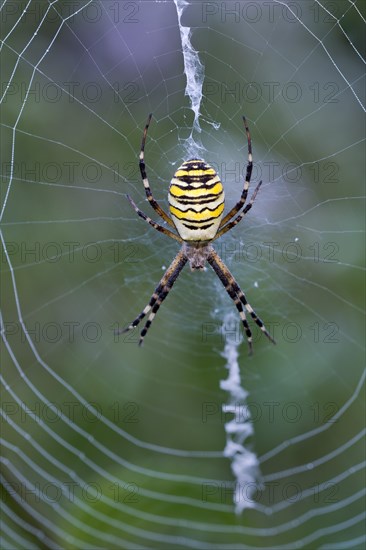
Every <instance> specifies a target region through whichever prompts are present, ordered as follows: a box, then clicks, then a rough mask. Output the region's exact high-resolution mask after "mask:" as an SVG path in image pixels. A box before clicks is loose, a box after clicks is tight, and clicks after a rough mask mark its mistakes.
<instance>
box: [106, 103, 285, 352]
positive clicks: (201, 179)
mask: <svg viewBox="0 0 366 550" xmlns="http://www.w3.org/2000/svg"><path fill="white" fill-rule="evenodd" d="M151 117H152V114H149V116H148V119H147V122H146V125H145V129H144V132H143V136H142V143H141V150H140V155H139V167H140V172H141V177H142V181H143V184H144V188H145V192H146V196H147V199H148V201H149V203H150V204H151V206H152V208H153V209H154V210H155V212H157V214H159V216H160V217H161V218H162V219H163V220H164V221H165V222H166V223H167V224H168V225H169V226H170V227H171V228H172V229H173V231H172V230H170V229H168V228H166V227H163V226H162V225H160V224H158V223H156V222H155V221H153V220H152V219H151V218H150V217H149V216H147V215H146V214H144V213H143V212H142V211H141V210H140V209H139V208H138V207H137V206H136V204H135V202H134V201H133V200H132V198H131V197H130V196H129V195H127V198H128V200H129V201H130V203H131V205H132V207H133V208H134V210H135V211H136V213H137V214H138V216H140V218H142V219H143V220H145V221H146V222H147V223H148V224H150V225H151V226H152V227H153V228H154V229H156V230H157V231H160V232H161V233H164V234H165V235H168V237H171V238H172V239H175V240H176V241H178V242H179V243H181V244H182V247H181V249H180V251H179V252H178V254H177V255H176V256H175V258H174V260H173V261H172V263H171V264H170V266H169V267H168V269H167V270H166V272H165V273H164V275H163V277H162V278H161V280H160V282H159V284H158V286H157V287H156V289H155V291H154V293H153V295H152V296H151V298H150V301H149V303H148V304H147V306H146V307H145V308H144V309H143V310H142V311H141V313H140V314H139V315H138V316H137V317H136V319H135V320H134V321H132V323H130V324H129V325H128V327H126V328H125V329H124V330H119V331H117V332H118V333H119V334H121V333H125V332H127V331H129V330H132V329H134V328H135V327H136V326H137V325H138V324H139V323H140V321H141V320H142V319H143V318H144V317H145V316H146V315H148V314H149V316H148V319H147V321H146V323H145V326H144V328H143V329H142V331H141V334H140V340H139V345H141V344H142V342H143V340H144V337H145V335H146V333H147V331H148V329H149V328H150V326H151V323H152V322H153V319H154V317H155V315H156V313H157V311H158V309H159V307H160V306H161V304H162V302H163V301H164V300H165V298H166V297H167V296H168V293H169V292H170V290H171V288H172V286H173V284H174V283H175V281H176V280H177V278H178V276H179V274H180V272H181V271H182V269H183V267H184V266H185V264H186V263H187V262H189V264H190V267H191V270H192V271H194V270H202V269H204V266H205V263H206V261H207V262H208V263H209V264H210V266H211V267H212V269H213V270H214V271H215V273H216V274H217V276H218V277H219V279H220V281H221V282H222V284H223V285H224V287H225V290H226V292H227V293H228V294H229V296H230V298H231V299H232V300H233V302H234V303H235V306H236V308H237V310H238V312H239V315H240V318H241V321H242V323H243V326H244V330H245V333H246V337H247V342H248V346H249V354H251V353H252V351H253V347H252V333H251V330H250V328H249V325H248V321H247V319H246V315H245V310H246V311H247V312H248V313H249V314H250V316H251V317H252V319H253V320H254V322H255V323H256V324H257V325H258V327H259V328H260V329H261V331H262V332H263V333H264V334H265V335H266V336H267V338H268V339H269V340H270V341H271V342H272V343H273V344H275V341H274V339H273V338H272V336H271V335H270V334H269V332H268V331H267V329H266V328H265V326H264V324H263V322H262V321H261V319H260V318H259V317H258V316H257V314H256V313H255V311H254V310H253V308H252V307H251V305H250V304H249V303H248V301H247V299H246V297H245V294H244V292H243V291H242V290H241V288H240V287H239V285H238V283H237V282H236V280H235V279H234V277H233V276H232V274H231V273H230V271H229V269H228V268H227V267H226V265H225V264H224V262H223V261H222V260H221V258H220V257H219V256H218V254H217V253H216V252H215V250H214V248H213V246H212V245H211V243H212V242H213V241H215V240H216V239H218V238H219V237H221V236H222V235H224V234H225V233H227V231H230V229H232V228H233V227H234V226H235V225H237V224H238V223H239V222H240V221H241V220H242V219H243V217H244V216H245V215H246V214H247V213H248V212H249V210H250V209H251V208H252V205H253V202H254V200H255V198H256V196H257V194H258V191H259V188H260V186H261V184H262V181H260V182H259V183H258V185H257V186H256V188H255V190H254V193H253V195H252V197H251V199H250V201H249V202H248V203H247V205H246V206H245V202H246V199H247V195H248V189H249V184H250V178H251V175H252V169H253V158H252V143H251V137H250V133H249V128H248V125H247V122H246V119H245V117H244V116H243V122H244V127H245V131H246V135H247V141H248V164H247V169H246V177H245V181H244V187H243V191H242V194H241V197H240V199H239V201H238V202H237V203H236V205H235V206H234V207H233V208H232V209H231V210H230V212H228V213H227V214H226V216H224V217H222V216H223V211H224V189H223V186H222V183H221V181H220V178H219V176H218V175H217V174H216V172H215V170H214V169H213V168H212V167H211V166H210V165H209V164H207V163H206V162H205V161H204V160H202V159H199V158H193V159H190V160H187V161H185V162H183V164H182V165H181V166H180V167H179V168H178V170H177V171H176V172H175V174H174V176H173V178H172V180H171V183H170V187H169V195H168V200H169V210H170V214H171V217H170V216H169V215H168V214H167V213H166V212H164V210H163V209H162V208H161V207H160V205H159V204H158V203H157V201H156V200H155V199H154V197H153V194H152V192H151V189H150V184H149V180H148V178H147V175H146V167H145V160H144V155H145V142H146V136H147V131H148V128H149V125H150V122H151ZM238 212H240V213H239V214H238ZM236 214H238V215H236ZM177 233H178V234H177Z"/></svg>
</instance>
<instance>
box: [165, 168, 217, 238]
mask: <svg viewBox="0 0 366 550" xmlns="http://www.w3.org/2000/svg"><path fill="white" fill-rule="evenodd" d="M168 199H169V209H170V214H171V216H172V219H173V221H174V224H175V226H176V228H177V231H178V233H179V235H180V236H181V237H182V239H183V240H184V241H210V240H211V239H213V238H214V236H215V235H216V233H217V230H218V228H219V225H220V222H221V218H222V213H223V211H224V200H225V195H224V189H223V187H222V183H221V181H220V178H219V176H218V175H217V174H216V172H215V170H214V169H213V168H212V167H211V166H210V165H209V164H207V163H206V162H205V161H204V160H201V159H191V160H187V161H186V162H183V164H182V165H181V166H180V167H179V168H178V170H177V171H176V172H175V174H174V176H173V178H172V181H171V183H170V187H169V197H168Z"/></svg>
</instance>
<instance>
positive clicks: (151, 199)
mask: <svg viewBox="0 0 366 550" xmlns="http://www.w3.org/2000/svg"><path fill="white" fill-rule="evenodd" d="M151 117H152V114H151V113H150V114H149V116H148V118H147V122H146V126H145V129H144V133H143V136H142V142H141V150H140V156H139V167H140V172H141V177H142V182H143V184H144V187H145V193H146V196H147V200H148V201H149V203H150V204H151V206H152V207H153V209H154V210H155V212H157V213H158V214H159V216H160V217H161V218H163V220H164V221H166V222H167V223H168V224H169V225H170V226H171V227H174V228H175V225H174V222H173V220H172V219H171V218H170V217H169V216H168V214H167V213H166V212H164V210H163V209H162V208H161V206H160V205H159V204H158V203H157V201H156V200H155V199H154V197H153V194H152V191H151V189H150V184H149V180H148V178H147V175H146V166H145V158H144V157H145V142H146V136H147V131H148V129H149V125H150V121H151Z"/></svg>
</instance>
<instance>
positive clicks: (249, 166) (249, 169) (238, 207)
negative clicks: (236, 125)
mask: <svg viewBox="0 0 366 550" xmlns="http://www.w3.org/2000/svg"><path fill="white" fill-rule="evenodd" d="M243 122H244V126H245V131H246V134H247V140H248V164H247V173H246V176H245V182H244V189H243V191H242V194H241V197H240V200H239V202H237V203H236V205H235V206H234V207H233V208H232V209H231V210H230V212H228V213H227V214H226V216H225V217H224V218H223V219H222V220H221V223H220V227H224V225H225V224H226V223H227V222H228V221H230V220H231V218H232V217H233V216H234V215H235V214H236V213H237V212H239V210H241V209H242V207H243V206H244V204H245V201H246V200H247V196H248V189H249V184H250V178H251V177H252V170H253V156H252V140H251V137H250V132H249V128H248V125H247V121H246V118H245V116H243Z"/></svg>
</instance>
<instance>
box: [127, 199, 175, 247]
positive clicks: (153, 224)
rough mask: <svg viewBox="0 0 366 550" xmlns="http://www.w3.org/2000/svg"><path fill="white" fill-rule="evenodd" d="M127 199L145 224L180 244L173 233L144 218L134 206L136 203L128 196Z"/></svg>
mask: <svg viewBox="0 0 366 550" xmlns="http://www.w3.org/2000/svg"><path fill="white" fill-rule="evenodd" d="M127 198H128V200H129V201H130V203H131V205H132V208H134V210H135V212H136V213H137V214H138V216H140V218H142V219H143V220H145V222H147V223H149V224H150V225H151V226H152V227H153V228H154V229H156V230H157V231H160V232H161V233H165V235H168V237H171V238H172V239H175V240H176V241H178V242H179V243H181V242H182V239H181V238H180V237H179V236H178V235H176V234H175V233H173V231H170V229H167V228H166V227H163V226H162V225H160V224H158V223H156V222H154V221H153V220H152V219H151V218H149V216H146V214H144V213H143V211H142V210H140V209H139V207H138V206H137V205H136V203H135V202H134V201H133V200H132V198H131V197H130V195H127Z"/></svg>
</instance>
